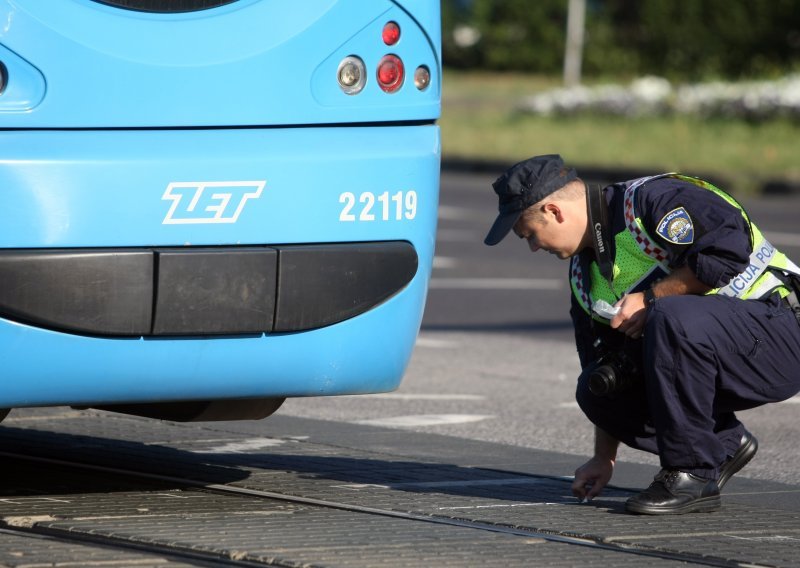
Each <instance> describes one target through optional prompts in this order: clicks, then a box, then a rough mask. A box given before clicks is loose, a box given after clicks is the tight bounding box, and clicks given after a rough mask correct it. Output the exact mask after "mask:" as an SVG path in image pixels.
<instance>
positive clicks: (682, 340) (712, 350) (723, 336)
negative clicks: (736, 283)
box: [577, 294, 800, 479]
mask: <svg viewBox="0 0 800 568" xmlns="http://www.w3.org/2000/svg"><path fill="white" fill-rule="evenodd" d="M642 344H643V359H644V361H643V368H644V380H643V382H644V384H641V381H640V383H639V384H637V385H636V386H634V387H632V388H630V389H628V390H626V391H623V392H620V393H614V394H611V395H609V396H603V397H599V396H595V395H593V394H592V393H591V392H590V391H589V389H588V385H587V381H586V380H585V378H582V379H581V380H579V382H578V388H577V400H578V404H579V405H580V407H581V409H582V410H583V411H584V413H585V414H586V416H587V417H588V418H589V420H591V421H592V422H593V423H594V424H595V425H597V426H598V427H599V428H601V429H602V430H604V431H605V432H607V433H608V434H610V435H612V436H613V437H615V438H616V439H618V440H619V441H621V442H623V443H625V444H627V445H629V446H631V447H633V448H637V449H641V450H645V451H648V452H651V453H655V454H658V455H659V457H660V460H661V466H662V467H664V468H667V469H673V470H674V469H677V470H680V471H684V472H687V473H692V474H695V475H698V476H700V477H703V478H706V479H716V478H717V477H718V475H719V467H720V466H721V465H722V464H723V463H724V462H725V460H726V459H727V458H728V457H729V456H731V455H732V454H733V453H734V452H735V451H736V449H737V448H738V447H739V444H740V442H741V438H742V435H743V433H744V426H743V425H742V423H741V422H739V420H738V419H737V418H736V415H735V412H736V411H739V410H746V409H749V408H754V407H757V406H760V405H763V404H766V403H770V402H778V401H782V400H786V399H787V398H790V397H792V396H793V395H795V394H796V393H797V392H798V391H800V323H798V320H797V319H796V317H795V314H794V312H792V310H791V309H789V308H788V306H787V305H786V304H785V303H784V302H783V301H781V300H780V298H779V297H778V295H777V294H775V295H773V296H771V297H770V298H769V299H767V300H739V299H737V298H729V297H725V296H721V295H710V296H693V295H687V296H670V297H666V298H660V299H658V300H657V301H656V302H655V304H654V305H653V306H652V307H651V308H650V310H649V313H648V317H647V324H646V326H645V331H644V337H643V340H642Z"/></svg>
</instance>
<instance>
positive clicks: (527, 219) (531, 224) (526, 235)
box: [513, 204, 582, 259]
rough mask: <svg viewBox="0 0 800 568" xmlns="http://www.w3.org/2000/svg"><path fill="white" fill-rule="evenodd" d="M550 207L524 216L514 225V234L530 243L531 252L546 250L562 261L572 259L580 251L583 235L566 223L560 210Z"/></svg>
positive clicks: (543, 207) (544, 207)
mask: <svg viewBox="0 0 800 568" xmlns="http://www.w3.org/2000/svg"><path fill="white" fill-rule="evenodd" d="M548 205H549V204H548ZM548 205H544V206H542V207H541V208H540V209H538V210H537V211H536V212H535V213H533V214H531V213H530V212H526V213H525V214H523V215H522V216H521V217H520V218H519V220H518V221H517V222H516V224H515V225H514V228H513V231H514V234H515V235H517V236H518V237H519V238H521V239H525V240H526V241H527V242H528V247H529V248H530V249H531V252H536V251H539V250H544V251H547V252H549V253H550V254H553V255H555V256H557V257H558V258H561V259H567V258H570V257H571V256H573V255H575V254H577V253H578V252H579V251H580V248H581V242H580V241H581V236H582V235H581V233H580V232H578V231H575V230H573V227H572V225H571V224H570V223H568V222H565V219H564V217H563V216H562V215H561V212H560V211H559V210H558V209H555V210H554V209H552V208H549V207H548Z"/></svg>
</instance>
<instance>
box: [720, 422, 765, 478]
mask: <svg viewBox="0 0 800 568" xmlns="http://www.w3.org/2000/svg"><path fill="white" fill-rule="evenodd" d="M757 451H758V440H756V437H755V436H753V435H752V434H751V433H750V432H748V431H747V430H745V432H744V435H743V436H742V441H741V443H740V444H739V449H738V450H736V453H735V454H733V456H731V457H730V458H728V461H726V462H725V463H724V464H722V467H721V468H719V479H718V480H717V486H718V487H719V490H720V491H722V488H723V487H724V486H725V484H726V483H728V480H729V479H730V478H731V477H733V474H735V473H736V472H738V471H739V470H740V469H742V468H743V467H744V466H746V465H747V463H748V462H749V461H750V460H751V459H753V456H755V455H756V452H757Z"/></svg>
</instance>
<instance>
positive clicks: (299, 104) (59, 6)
mask: <svg viewBox="0 0 800 568" xmlns="http://www.w3.org/2000/svg"><path fill="white" fill-rule="evenodd" d="M114 4H115V3H114V2H106V3H103V2H97V1H94V0H58V1H57V2H51V1H42V0H0V65H2V67H0V70H2V73H3V85H2V91H0V200H1V201H0V202H1V203H2V207H0V361H2V371H0V376H1V377H2V387H1V388H0V408H13V407H22V406H46V405H65V404H66V405H73V406H111V407H113V405H118V404H143V403H147V404H149V403H166V402H178V401H190V400H192V401H219V400H226V399H282V398H284V397H295V396H320V395H335V394H353V393H370V392H381V391H389V390H392V389H394V388H396V387H397V386H398V384H399V383H400V380H401V378H402V376H403V373H404V371H405V368H406V366H407V364H408V361H409V359H410V356H411V352H412V349H413V346H414V342H415V339H416V335H417V333H418V330H419V326H420V322H421V319H422V312H423V308H424V304H425V297H426V292H427V285H428V281H429V278H430V270H431V264H432V259H433V252H434V238H435V230H436V210H437V204H438V186H439V160H440V141H439V130H438V126H437V125H436V124H435V121H436V119H437V118H438V116H439V112H440V88H441V64H440V48H439V45H440V37H439V8H438V3H437V2H433V1H432V0H402V1H390V0H303V2H299V3H295V2H285V1H283V0H238V1H233V2H227V3H226V2H217V4H219V5H218V6H216V7H210V8H204V9H198V10H194V11H188V12H179V13H156V12H151V11H143V10H141V9H130V7H129V6H127V7H120V6H118V5H114ZM116 4H119V3H116ZM153 4H157V2H153ZM390 21H391V22H395V23H397V25H398V26H399V29H400V39H399V41H398V42H397V43H396V44H395V45H386V44H385V43H384V41H383V40H382V35H381V34H382V29H383V27H384V25H385V24H386V23H387V22H390ZM386 54H393V55H396V56H397V57H399V58H400V59H401V60H402V62H403V64H404V66H405V79H404V81H403V85H402V87H401V88H400V89H399V90H398V91H397V92H394V93H387V92H384V91H383V90H382V89H380V88H379V86H378V85H377V84H376V83H377V81H376V77H375V73H376V71H375V69H376V66H377V65H378V62H379V60H380V59H381V58H382V57H383V56H384V55H386ZM353 55H355V56H357V57H359V58H361V59H362V60H363V62H364V65H365V67H366V70H367V73H366V83H365V85H364V88H363V90H362V91H361V92H360V93H358V94H355V95H353V94H346V93H345V92H344V91H343V90H342V88H341V87H340V85H339V83H338V82H337V72H338V68H339V65H340V62H341V61H342V60H343V59H344V58H346V57H348V56H353ZM419 67H424V68H426V69H428V70H429V71H430V83H429V84H428V85H427V86H424V85H423V86H422V87H421V88H419V87H417V86H415V84H414V77H413V73H414V69H416V68H419ZM337 247H338V248H337ZM330 250H333V251H334V253H335V254H333V256H326V257H324V258H326V259H327V260H326V262H327V263H328V264H327V265H326V266H325V267H324V268H323V269H318V267H317V266H316V260H315V259H316V258H318V257H317V256H315V254H316V253H317V252H319V251H322V252H323V253H324V254H328V252H329V251H330ZM309 251H310V253H311V254H310V255H309ZM351 251H356V252H355V253H353V252H351ZM365 251H366V252H365ZM387 251H388V252H387ZM398 251H399V252H398ZM396 252H398V254H399V256H392V255H394V254H395V253H396ZM240 253H243V254H240ZM337 254H339V255H343V256H336V255H337ZM293 255H294V256H293ZM295 258H300V259H305V260H302V261H298V262H299V264H297V265H295V264H292V262H293V261H292V262H290V260H292V259H295ZM319 258H322V257H319ZM395 258H399V259H401V262H405V263H406V264H405V266H406V270H405V276H402V275H401V276H398V277H397V278H395V277H394V276H386V277H384V276H382V275H383V274H385V273H386V272H387V270H388V271H389V272H391V271H392V270H394V269H393V267H394V266H395V264H396V262H395V260H394V259H395ZM198 259H200V260H198ZM209 259H210V260H209ZM309 259H310V260H309ZM339 259H344V261H343V262H340V261H339ZM350 259H352V260H353V266H355V267H356V269H354V270H350V269H351V268H353V266H350V265H349V264H348V263H349V262H350ZM364 259H366V260H364ZM207 260H209V261H210V264H209V265H208V266H205V265H204V264H203V262H205V261H207ZM129 261H130V262H129ZM201 261H202V262H201ZM373 261H374V262H373ZM226 263H227V264H226ZM302 263H306V264H302ZM240 266H241V267H245V271H249V272H248V274H249V277H250V280H247V279H245V280H247V281H245V282H244V283H241V282H239V281H238V280H237V274H236V272H237V270H238V267H240ZM254 266H256V268H253V267H254ZM261 266H266V267H267V269H265V270H266V272H263V273H262V272H261V268H258V267H261ZM296 266H300V269H298V270H299V272H298V273H297V275H295V276H294V277H293V276H292V272H291V271H292V270H294V269H295V268H296ZM340 266H341V268H339V267H340ZM185 267H188V269H187V268H185ZM187 270H188V272H187ZM204 270H205V271H209V273H208V274H206V273H205V272H204ZM337 270H340V271H339V272H337ZM171 271H172V272H171ZM325 271H329V272H325ZM348 271H349V272H348ZM345 272H346V274H345ZM350 272H353V274H351V273H350ZM376 273H377V274H378V275H377V276H376V275H375V274H376ZM308 274H313V275H314V276H313V278H310V277H309V276H307V275H308ZM206 277H208V278H209V279H210V280H209V281H210V282H211V284H209V285H210V286H211V289H210V292H209V289H208V288H204V286H205V284H204V282H205V278H206ZM216 277H219V278H221V280H219V279H217V280H215V278H216ZM292 278H294V279H292ZM350 278H352V279H353V280H348V279H350ZM381 278H384V280H385V279H389V280H392V279H394V280H392V282H390V283H389V284H386V283H383V284H381V283H380V282H379V283H378V284H373V283H372V280H371V279H377V280H380V281H381V282H383V281H382V280H381ZM363 279H366V280H367V281H369V282H368V283H367V284H364V286H365V289H367V290H368V291H370V293H372V292H371V291H372V290H373V288H374V287H375V286H378V287H381V286H383V288H381V290H379V291H378V292H376V293H374V294H373V296H374V297H372V298H371V299H370V298H368V299H366V300H364V299H363V298H361V297H360V296H359V294H360V292H359V293H356V292H352V295H353V298H351V297H349V296H348V297H344V298H332V299H330V301H328V299H327V297H326V294H328V292H329V290H338V291H339V292H341V291H342V290H344V292H347V290H349V289H350V288H351V286H350V284H349V283H350V282H355V285H354V287H353V289H354V290H355V289H359V288H358V286H360V285H362V284H361V283H363ZM398 279H399V280H398ZM309 280H313V282H309ZM328 282H330V283H331V284H330V286H328V284H327V283H328ZM306 284H308V289H304V291H301V292H297V290H296V289H297V288H304V286H306ZM214 286H216V288H214ZM237 286H238V288H237ZM184 288H186V289H187V290H188V292H185V294H184V292H182V290H183V289H184ZM233 289H235V290H236V291H235V292H230V293H229V292H228V290H233ZM254 289H256V290H257V291H256V292H253V290H254ZM98 291H99V292H98ZM339 292H336V293H339ZM330 293H331V294H333V293H334V292H330ZM181 294H184V295H183V296H181ZM298 294H300V295H299V296H298ZM302 294H305V295H302ZM226 295H229V296H231V297H226V298H225V299H223V300H220V301H217V300H218V296H220V297H221V296H226ZM253 296H257V298H258V299H257V300H253V299H252V297H253ZM345 296H347V294H346V293H345ZM320 297H322V299H320ZM98 298H99V299H98ZM290 298H291V299H290ZM240 299H244V300H243V301H244V302H245V304H246V305H245V307H244V308H242V307H241V305H240V304H239V300H240ZM362 300H363V301H362ZM231 302H233V304H231ZM248 302H249V303H248ZM265 302H266V303H265ZM270 302H271V303H270ZM315 302H316V304H315ZM356 302H361V304H363V305H361V307H359V308H358V309H354V310H351V309H350V305H351V304H354V303H356ZM310 304H315V305H314V306H312V308H313V309H315V310H317V311H320V310H322V311H325V310H326V309H328V308H326V306H327V305H328V304H330V305H333V306H334V307H332V308H330V310H333V311H335V312H336V313H335V314H329V313H327V312H326V313H324V314H322V315H319V314H317V315H314V314H311V315H309V313H306V312H307V311H309V310H311V311H313V309H312V308H308V309H306V308H307V306H309V305H310ZM343 305H344V308H342V306H343ZM175 306H178V307H175ZM230 306H233V307H232V308H231V310H232V311H231V312H230V314H232V315H229V314H228V313H227V312H226V310H228V307H230ZM264 306H266V308H264ZM95 310H97V313H95V312H94V311H95ZM131 310H132V311H133V312H136V313H135V314H134V315H133V316H131V315H130V314H129V313H128V312H129V311H131ZM270 310H271V312H270V313H266V312H269V311H270ZM337 310H338V311H337ZM255 312H258V314H256V316H253V317H254V318H255V319H254V320H253V321H256V322H257V323H253V324H249V323H247V321H249V319H250V317H251V315H253V313H255ZM262 312H264V313H262ZM209 315H210V316H213V317H211V319H212V320H213V321H212V322H211V323H203V321H205V320H204V319H203V318H204V317H206V319H208V316H209ZM217 316H219V317H217ZM318 316H319V317H318ZM184 317H186V318H188V320H189V323H188V324H186V325H188V327H181V326H182V325H183V323H182V322H184V320H183V319H181V318H184ZM193 318H197V319H198V321H200V322H201V323H197V324H193V323H192V321H193ZM293 318H294V319H293ZM309 318H310V319H309ZM314 318H317V319H314ZM217 321H223V323H222V324H220V325H222V327H221V328H220V329H217V328H216V327H214V326H215V325H216V322H217ZM263 321H266V322H267V323H265V324H262V323H261V322H263ZM281 321H283V322H289V323H282V324H279V322H281ZM109 322H110V323H109ZM131 322H133V323H131ZM164 322H166V323H164ZM292 322H300V323H292ZM192 325H195V327H192ZM209 325H210V327H208V326H209ZM186 329H188V330H190V331H188V332H186V331H181V330H186ZM159 330H160V331H159ZM220 330H221V331H220ZM155 415H156V416H158V413H156V414H155ZM228 417H229V418H230V417H234V418H236V417H239V416H237V415H236V413H235V412H234V414H233V416H230V415H229V416H228ZM243 417H247V416H243Z"/></svg>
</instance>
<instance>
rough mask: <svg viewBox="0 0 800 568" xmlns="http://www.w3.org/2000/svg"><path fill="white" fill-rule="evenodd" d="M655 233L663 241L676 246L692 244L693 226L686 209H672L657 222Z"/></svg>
mask: <svg viewBox="0 0 800 568" xmlns="http://www.w3.org/2000/svg"><path fill="white" fill-rule="evenodd" d="M656 232H657V233H658V234H659V235H660V236H661V237H663V238H664V239H665V240H667V241H669V242H671V243H674V244H676V245H690V244H692V243H693V242H694V224H693V223H692V218H691V217H689V213H687V211H686V209H684V208H683V207H678V208H677V209H673V210H672V211H670V212H669V213H667V214H666V215H664V217H662V218H661V221H659V222H658V227H657V228H656Z"/></svg>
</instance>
